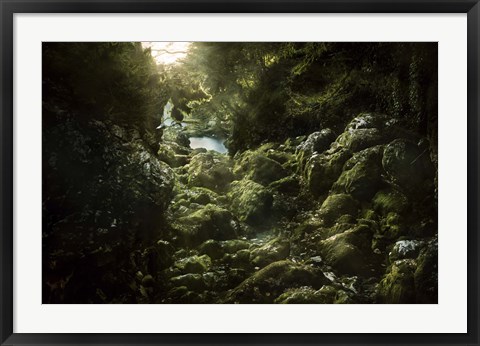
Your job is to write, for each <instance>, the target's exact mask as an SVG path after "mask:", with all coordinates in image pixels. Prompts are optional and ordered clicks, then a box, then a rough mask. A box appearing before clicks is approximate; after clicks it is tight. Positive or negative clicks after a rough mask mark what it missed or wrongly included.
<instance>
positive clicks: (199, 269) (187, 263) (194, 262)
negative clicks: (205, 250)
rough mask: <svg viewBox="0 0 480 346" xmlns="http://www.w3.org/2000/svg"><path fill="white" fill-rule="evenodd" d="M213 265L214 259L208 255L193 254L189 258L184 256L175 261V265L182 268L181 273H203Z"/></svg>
mask: <svg viewBox="0 0 480 346" xmlns="http://www.w3.org/2000/svg"><path fill="white" fill-rule="evenodd" d="M211 265H212V260H211V259H210V257H209V256H208V255H202V256H197V255H195V256H191V257H187V258H182V259H181V260H178V261H177V262H175V267H176V268H178V269H179V270H180V272H181V273H184V274H187V273H194V274H202V273H204V272H206V271H208V269H209V268H210V266H211Z"/></svg>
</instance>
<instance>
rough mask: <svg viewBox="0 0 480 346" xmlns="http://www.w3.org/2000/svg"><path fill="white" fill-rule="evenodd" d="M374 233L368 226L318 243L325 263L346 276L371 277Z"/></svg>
mask: <svg viewBox="0 0 480 346" xmlns="http://www.w3.org/2000/svg"><path fill="white" fill-rule="evenodd" d="M372 236H373V235H372V232H371V230H370V229H369V227H368V226H364V225H362V226H357V227H355V228H353V229H350V230H348V231H345V232H343V233H340V234H337V235H334V236H331V237H329V238H327V239H325V240H321V241H320V242H319V243H318V250H319V252H320V254H321V255H322V256H323V257H324V258H325V261H326V262H327V263H329V264H330V265H332V266H333V267H334V268H335V269H336V270H338V271H339V272H341V273H344V274H352V275H361V276H367V277H369V276H371V274H372V272H371V270H370V267H369V264H371V262H372V261H371V257H372V252H371V242H372Z"/></svg>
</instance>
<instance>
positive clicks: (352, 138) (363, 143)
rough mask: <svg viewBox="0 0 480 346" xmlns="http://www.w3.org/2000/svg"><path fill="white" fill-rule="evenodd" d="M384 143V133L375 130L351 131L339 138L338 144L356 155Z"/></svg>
mask: <svg viewBox="0 0 480 346" xmlns="http://www.w3.org/2000/svg"><path fill="white" fill-rule="evenodd" d="M383 141H384V138H383V136H382V133H381V132H380V130H378V129H375V128H371V129H365V128H361V129H350V130H348V131H346V132H344V133H343V134H341V135H340V136H339V137H338V138H337V143H339V144H340V145H341V146H343V147H344V148H347V149H349V150H351V151H352V152H354V153H355V152H358V151H360V150H363V149H366V148H369V147H373V146H375V145H378V144H381V143H382V142H383Z"/></svg>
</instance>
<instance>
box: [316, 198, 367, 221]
mask: <svg viewBox="0 0 480 346" xmlns="http://www.w3.org/2000/svg"><path fill="white" fill-rule="evenodd" d="M358 207H359V206H358V202H357V201H355V200H354V199H353V198H352V196H350V195H347V194H335V195H330V196H328V197H327V199H325V201H324V202H323V203H322V206H321V207H320V210H319V212H318V214H319V217H320V219H322V220H323V222H324V223H325V225H327V226H329V225H333V224H334V223H335V222H337V220H338V219H339V218H340V216H342V215H352V216H356V215H357V213H358Z"/></svg>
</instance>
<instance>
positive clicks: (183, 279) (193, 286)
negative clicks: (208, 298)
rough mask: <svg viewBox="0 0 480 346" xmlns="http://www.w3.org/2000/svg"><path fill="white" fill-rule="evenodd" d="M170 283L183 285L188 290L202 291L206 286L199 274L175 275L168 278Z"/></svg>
mask: <svg viewBox="0 0 480 346" xmlns="http://www.w3.org/2000/svg"><path fill="white" fill-rule="evenodd" d="M170 284H171V285H172V286H174V287H181V286H185V287H187V288H188V289H189V290H191V291H195V292H203V291H204V290H206V289H207V286H206V284H205V281H204V280H203V277H202V275H201V274H185V275H180V276H175V277H173V278H171V279H170Z"/></svg>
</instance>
